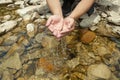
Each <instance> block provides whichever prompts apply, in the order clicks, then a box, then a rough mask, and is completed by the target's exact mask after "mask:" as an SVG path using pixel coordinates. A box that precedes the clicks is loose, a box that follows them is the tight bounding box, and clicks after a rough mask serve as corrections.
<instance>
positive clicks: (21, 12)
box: [16, 3, 47, 16]
mask: <svg viewBox="0 0 120 80" xmlns="http://www.w3.org/2000/svg"><path fill="white" fill-rule="evenodd" d="M45 9H47V8H46V3H44V4H41V5H36V6H28V7H25V8H23V9H18V10H17V11H16V12H17V13H18V14H19V15H20V16H25V15H26V14H28V13H29V14H30V13H33V12H36V11H37V12H40V13H41V12H44V11H45Z"/></svg>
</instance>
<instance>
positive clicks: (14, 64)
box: [0, 53, 22, 70]
mask: <svg viewBox="0 0 120 80" xmlns="http://www.w3.org/2000/svg"><path fill="white" fill-rule="evenodd" d="M0 66H2V67H3V68H4V69H5V68H13V69H16V70H19V69H20V68H21V67H22V63H21V61H20V56H19V54H18V53H15V54H14V55H13V56H11V57H9V58H8V59H6V60H5V61H4V63H2V64H1V65H0Z"/></svg>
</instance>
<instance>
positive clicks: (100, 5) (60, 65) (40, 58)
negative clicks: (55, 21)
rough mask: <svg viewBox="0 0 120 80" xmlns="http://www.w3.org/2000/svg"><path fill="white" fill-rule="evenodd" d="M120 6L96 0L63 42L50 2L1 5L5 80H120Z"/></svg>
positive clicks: (5, 1) (18, 0)
mask: <svg viewBox="0 0 120 80" xmlns="http://www.w3.org/2000/svg"><path fill="white" fill-rule="evenodd" d="M61 3H62V1H61ZM119 4H120V0H96V2H95V7H94V9H95V10H94V12H93V14H92V15H91V16H88V15H87V14H85V15H83V16H82V17H81V19H80V21H79V20H78V22H77V23H76V29H75V30H74V31H73V32H71V33H70V34H69V35H67V36H65V37H63V38H62V39H61V40H60V41H58V40H57V39H56V38H55V37H54V36H53V35H52V34H51V32H50V31H49V30H48V29H47V27H46V26H45V23H46V20H47V19H48V18H49V16H50V15H51V13H50V11H49V9H48V7H47V5H46V1H45V0H0V80H120V5H119ZM86 28H87V29H89V31H85V29H86ZM84 31H85V32H84ZM90 31H91V32H90ZM81 35H82V36H81ZM89 36H91V37H89Z"/></svg>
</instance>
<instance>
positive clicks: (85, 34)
mask: <svg viewBox="0 0 120 80" xmlns="http://www.w3.org/2000/svg"><path fill="white" fill-rule="evenodd" d="M95 37H96V34H95V33H94V32H92V31H88V30H82V29H81V30H80V40H81V42H83V43H85V44H87V43H90V42H92V41H93V40H94V39H95Z"/></svg>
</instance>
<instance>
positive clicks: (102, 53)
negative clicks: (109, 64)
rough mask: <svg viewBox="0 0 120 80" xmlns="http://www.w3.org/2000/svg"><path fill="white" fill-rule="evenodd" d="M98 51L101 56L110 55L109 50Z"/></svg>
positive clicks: (101, 48)
mask: <svg viewBox="0 0 120 80" xmlns="http://www.w3.org/2000/svg"><path fill="white" fill-rule="evenodd" d="M97 50H98V54H99V55H100V56H104V55H106V54H109V53H110V51H109V50H108V49H107V48H105V47H98V49H97Z"/></svg>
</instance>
